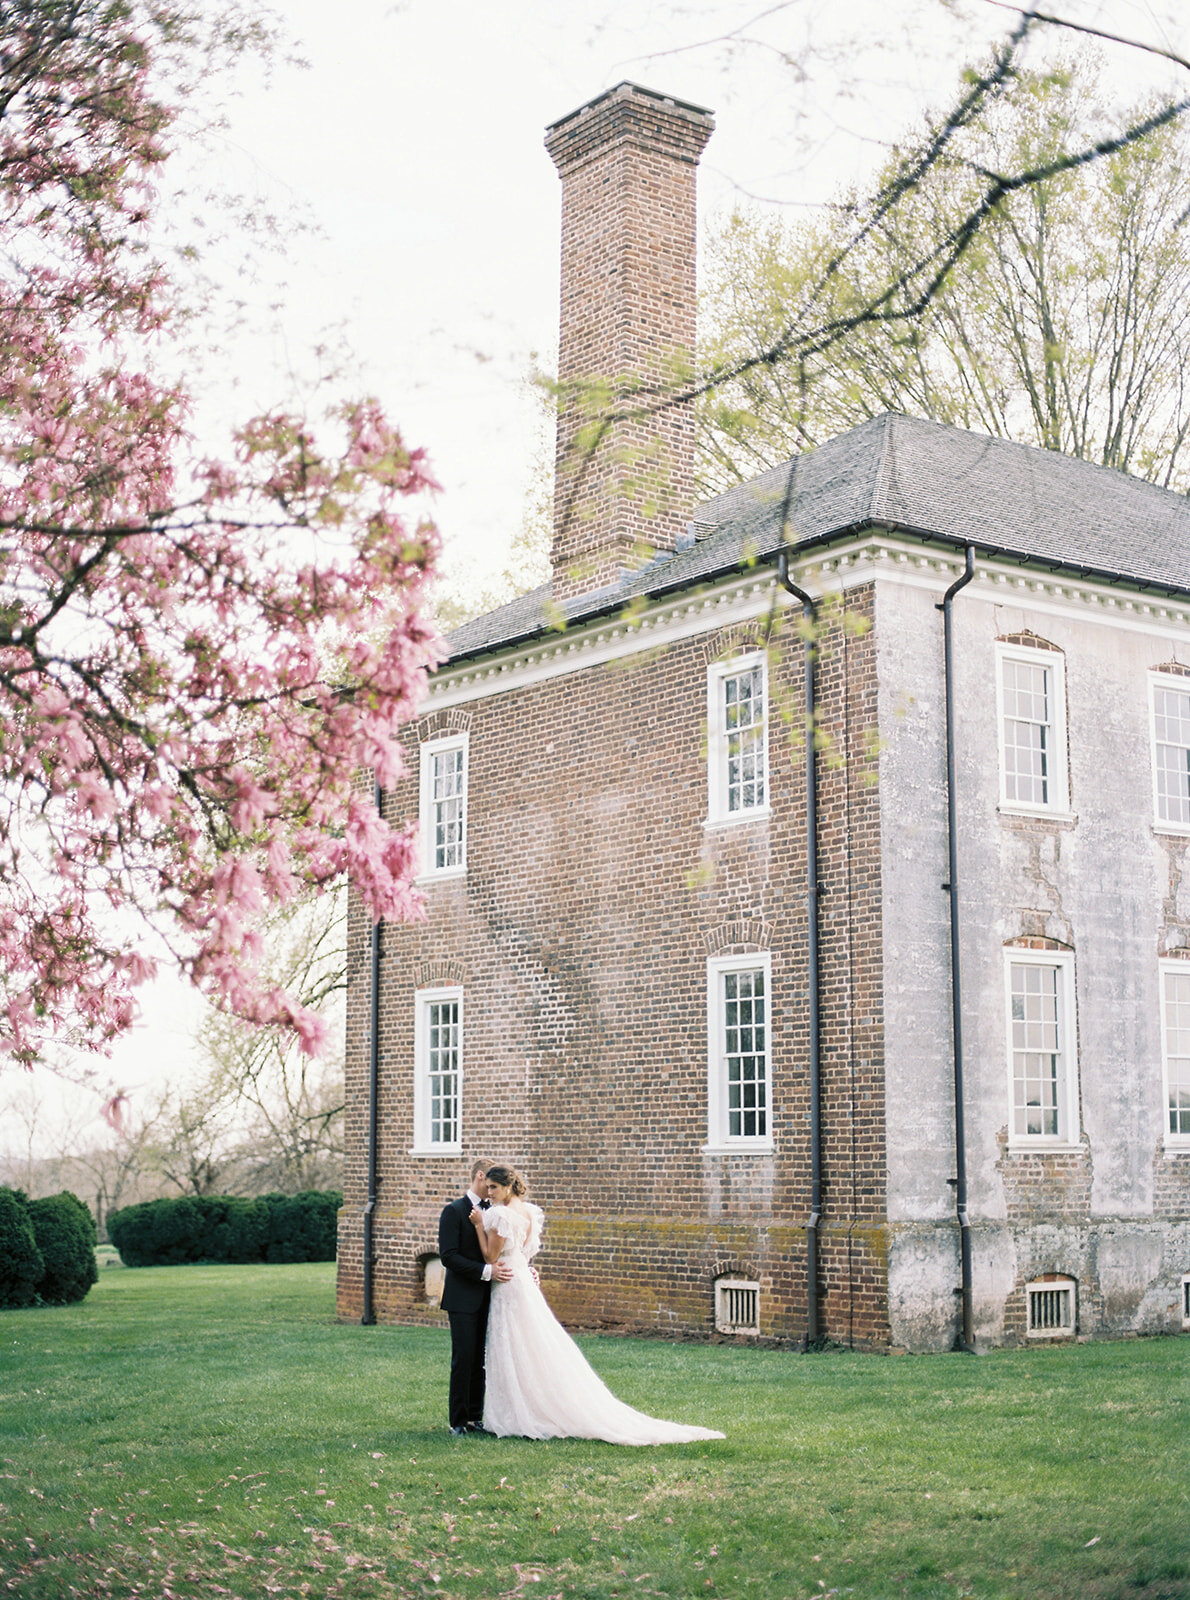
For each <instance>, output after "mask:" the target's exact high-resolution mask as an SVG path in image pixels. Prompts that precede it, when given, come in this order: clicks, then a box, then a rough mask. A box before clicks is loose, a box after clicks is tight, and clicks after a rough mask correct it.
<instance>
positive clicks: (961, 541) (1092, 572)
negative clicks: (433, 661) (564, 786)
mask: <svg viewBox="0 0 1190 1600" xmlns="http://www.w3.org/2000/svg"><path fill="white" fill-rule="evenodd" d="M873 528H882V529H884V530H885V531H886V532H888V533H896V534H900V535H902V536H903V537H906V538H911V539H918V540H920V541H921V542H922V543H923V544H944V545H948V546H951V547H953V548H955V549H957V550H966V548H967V547H968V545H970V546H972V547H974V549H975V551H976V553H977V554H978V555H982V556H985V557H992V558H995V557H1000V558H1002V559H1004V560H1008V561H1014V562H1015V561H1019V562H1024V563H1026V564H1027V565H1029V566H1032V567H1040V568H1041V569H1042V570H1043V571H1045V572H1047V573H1055V574H1057V573H1067V574H1069V575H1070V576H1071V577H1075V578H1083V579H1086V580H1088V581H1090V582H1094V583H1107V584H1111V585H1124V586H1127V587H1128V588H1130V589H1136V590H1139V591H1140V592H1141V593H1143V594H1157V595H1162V596H1166V597H1168V598H1170V599H1190V584H1172V583H1162V582H1160V581H1159V580H1158V579H1155V578H1141V577H1138V576H1137V575H1136V574H1135V573H1129V572H1123V571H1120V570H1117V569H1114V568H1110V567H1094V566H1087V565H1085V564H1084V563H1082V562H1077V561H1055V560H1050V559H1047V558H1045V557H1041V556H1038V555H1037V554H1036V553H1035V552H1030V551H1028V550H1016V549H1013V548H1012V547H1011V546H1010V545H999V544H992V543H990V542H989V541H987V540H984V539H980V538H978V537H977V536H975V535H972V536H971V537H970V538H964V537H961V536H960V535H958V534H954V533H939V532H938V531H937V530H936V529H932V528H919V527H915V526H914V525H913V524H912V523H908V522H897V521H895V520H893V519H892V518H890V517H864V518H862V519H861V520H860V521H858V522H850V523H847V524H846V525H845V526H843V527H840V528H831V529H829V530H828V531H827V532H825V533H819V534H814V535H813V536H812V537H811V538H809V539H802V540H799V541H798V542H797V543H796V544H788V545H778V546H776V548H774V549H772V550H767V551H765V552H764V553H763V554H757V555H754V556H751V557H749V558H748V559H747V560H736V561H732V562H730V563H728V564H726V565H724V566H722V567H720V568H717V569H715V570H714V571H712V572H700V573H698V574H697V575H693V576H690V577H684V578H676V579H674V580H672V581H671V582H669V583H658V584H656V585H653V586H652V587H650V588H648V589H645V590H641V591H640V592H639V593H638V594H634V595H622V594H621V595H619V596H617V597H616V598H615V599H609V600H608V601H607V602H606V603H605V604H603V605H601V606H597V607H596V608H595V609H594V610H593V611H586V612H584V613H583V614H582V615H581V616H578V617H575V618H574V619H573V622H567V623H565V624H564V625H563V626H562V627H558V626H557V625H556V624H554V623H542V624H540V625H538V626H537V627H534V628H530V629H528V630H527V631H524V632H522V633H518V634H513V635H510V636H509V637H508V638H506V639H500V640H498V641H496V642H494V643H490V644H482V645H474V646H473V647H472V648H471V649H470V650H462V651H460V652H459V653H458V654H457V655H456V654H452V655H450V656H448V658H447V659H446V661H444V662H443V663H442V665H443V666H444V667H453V666H455V665H457V664H458V663H459V662H462V661H473V660H475V659H476V658H477V657H479V656H485V655H496V654H497V653H499V652H500V651H503V650H515V649H518V648H520V646H522V645H527V644H532V643H533V641H534V640H537V639H542V638H545V637H546V636H547V635H548V634H550V633H563V632H566V631H567V630H568V629H569V628H570V627H572V626H573V627H576V628H577V627H585V626H586V624H587V623H590V622H598V621H599V620H600V619H601V618H604V617H608V616H613V615H614V614H615V613H616V612H617V611H621V610H623V608H624V606H625V605H626V604H627V603H628V602H629V601H631V600H635V599H646V600H664V599H665V598H666V597H667V596H669V595H671V594H678V593H680V592H681V591H682V590H683V589H696V588H698V587H700V586H701V585H704V584H707V583H713V582H714V581H715V580H716V579H717V578H722V577H724V576H725V575H726V574H727V573H730V572H733V571H741V570H743V569H745V568H746V567H748V566H772V565H774V564H775V563H776V562H777V561H778V560H779V559H780V556H781V554H782V551H783V550H788V551H789V552H790V554H791V556H793V557H794V558H795V559H796V558H798V557H801V556H803V555H805V554H806V553H807V552H808V551H814V550H822V549H825V548H827V547H829V546H830V545H832V544H838V543H840V542H842V541H843V540H845V539H851V538H854V537H855V536H856V535H857V534H861V533H867V532H868V531H869V530H871V529H873Z"/></svg>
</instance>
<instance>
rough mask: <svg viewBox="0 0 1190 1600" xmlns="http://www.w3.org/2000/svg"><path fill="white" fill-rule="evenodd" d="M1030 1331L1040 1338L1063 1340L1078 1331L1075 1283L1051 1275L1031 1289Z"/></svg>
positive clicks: (1034, 1284)
mask: <svg viewBox="0 0 1190 1600" xmlns="http://www.w3.org/2000/svg"><path fill="white" fill-rule="evenodd" d="M1028 1299H1029V1333H1030V1334H1031V1335H1033V1336H1034V1337H1035V1338H1039V1339H1060V1338H1062V1337H1063V1336H1067V1337H1068V1336H1069V1335H1070V1334H1072V1333H1073V1332H1074V1282H1073V1280H1072V1279H1070V1278H1047V1279H1043V1280H1042V1281H1041V1282H1039V1283H1031V1284H1030V1285H1029V1288H1028Z"/></svg>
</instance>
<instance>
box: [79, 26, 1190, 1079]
mask: <svg viewBox="0 0 1190 1600" xmlns="http://www.w3.org/2000/svg"><path fill="white" fill-rule="evenodd" d="M1053 8H1054V9H1061V10H1062V11H1063V14H1064V15H1067V16H1071V17H1075V18H1077V19H1079V20H1082V21H1084V22H1089V23H1092V24H1093V25H1096V26H1099V27H1102V28H1105V29H1107V30H1108V31H1114V32H1119V33H1124V34H1127V35H1129V36H1132V37H1138V38H1141V39H1144V40H1146V41H1147V42H1150V43H1154V44H1158V45H1164V46H1166V47H1167V48H1174V49H1180V50H1181V52H1182V53H1183V54H1185V53H1188V51H1190V42H1188V39H1187V32H1188V30H1187V24H1186V21H1185V19H1184V16H1183V15H1182V14H1183V13H1184V10H1185V8H1184V7H1182V6H1180V5H1179V6H1174V5H1172V4H1170V3H1168V0H1155V3H1154V4H1147V3H1135V0H1068V3H1066V4H1065V5H1060V4H1059V0H1054V7H1053ZM274 9H276V10H277V11H279V12H280V13H281V15H282V16H283V17H284V19H285V22H286V25H287V27H288V29H289V31H290V33H291V35H292V37H293V39H294V40H295V42H296V43H297V44H298V46H299V47H300V50H301V53H302V54H303V55H304V57H305V60H306V62H307V63H308V65H307V66H306V67H304V68H297V67H290V66H285V65H282V66H276V67H274V69H273V71H272V74H271V81H269V82H267V83H266V82H265V80H264V77H263V75H262V74H261V72H260V71H259V70H258V69H256V68H253V69H252V70H251V71H248V72H245V73H242V74H241V77H240V81H239V91H240V92H239V94H238V95H237V96H236V98H235V99H233V100H232V101H231V102H230V104H229V107H228V117H229V125H228V128H227V131H226V133H225V134H224V135H221V136H220V137H219V139H218V141H217V144H216V148H215V151H214V162H215V166H216V167H217V169H218V170H217V174H216V175H217V176H218V178H219V180H220V181H221V182H223V183H224V184H225V185H226V186H228V187H231V188H233V189H238V190H239V191H241V192H245V193H248V194H251V195H253V196H254V197H255V204H257V205H258V206H259V207H261V208H262V209H266V210H269V211H272V212H274V213H275V214H277V215H279V216H282V217H287V218H298V219H304V220H305V221H306V222H308V223H309V224H310V225H311V226H310V228H309V229H308V230H306V231H301V232H298V233H295V234H292V235H291V236H290V237H289V239H288V242H287V244H286V246H285V250H284V257H283V260H282V261H279V262H277V263H275V264H274V265H272V266H270V265H269V264H268V262H267V261H266V262H265V263H264V267H263V280H264V281H263V285H262V286H261V287H260V288H259V289H258V290H257V291H256V293H257V296H258V299H259V300H260V306H259V308H258V311H257V313H256V315H255V316H254V323H255V325H256V327H257V330H258V331H257V335H256V337H254V338H253V337H245V338H244V339H243V340H242V341H240V342H239V343H238V344H237V346H236V354H235V359H234V360H231V361H229V362H227V363H226V364H225V366H224V367H223V368H222V369H219V370H217V372H216V377H217V380H218V390H217V392H218V395H219V404H218V410H219V413H220V415H221V416H222V417H225V418H226V420H227V421H228V422H229V423H230V422H232V421H234V420H235V418H237V417H244V416H247V415H249V414H251V413H252V412H253V411H254V410H256V409H259V408H261V407H265V406H271V405H273V404H275V403H276V402H277V400H278V399H279V398H282V397H284V396H285V394H286V391H287V388H288V387H289V386H290V383H291V379H292V378H293V377H294V376H295V375H296V376H297V378H298V379H307V378H308V376H309V374H310V373H311V372H313V371H315V370H317V363H316V362H314V361H312V360H311V358H310V355H309V352H310V350H311V349H312V348H313V347H314V346H315V345H317V344H319V343H320V342H327V341H330V342H333V343H334V344H335V346H336V347H337V348H338V349H340V350H341V351H349V352H350V353H351V354H350V356H349V358H348V369H349V370H348V372H347V375H346V379H345V382H344V385H343V386H344V387H346V388H348V389H353V390H356V391H363V392H369V393H375V394H377V395H379V397H380V398H381V400H382V402H383V403H384V405H385V407H386V409H387V410H388V412H389V414H390V415H391V416H392V417H393V418H395V419H396V420H398V421H399V422H400V424H401V425H402V427H403V428H404V430H405V432H406V436H407V439H408V440H409V442H411V443H414V444H421V445H424V446H425V447H426V448H427V449H428V451H429V453H430V456H431V458H432V460H433V463H434V465H435V468H436V471H437V475H438V477H439V479H440V481H441V483H442V485H443V492H442V495H441V497H440V499H439V502H438V506H437V516H438V520H439V523H440V526H441V527H442V530H443V533H444V535H445V538H446V541H447V564H448V570H449V572H450V574H451V575H452V578H453V580H454V581H455V582H456V583H459V584H462V585H464V586H466V585H468V584H470V586H471V587H472V588H475V587H477V586H478V583H479V581H480V580H481V579H482V578H483V577H484V576H485V575H487V574H491V573H494V572H497V571H498V570H499V569H500V567H501V566H502V564H503V560H504V557H505V554H506V552H507V549H508V545H509V542H510V540H511V539H512V537H513V535H514V534H515V532H516V531H517V529H518V527H519V526H520V523H521V519H522V516H523V511H524V505H525V496H526V491H527V487H528V483H529V479H530V477H531V474H532V471H533V463H534V459H535V454H537V453H538V445H539V440H540V437H541V426H540V422H539V418H538V408H537V407H536V406H535V405H534V403H533V401H532V399H531V397H530V392H529V386H528V382H527V379H528V374H529V372H530V370H531V367H532V364H533V361H534V359H535V358H538V359H543V360H545V361H546V362H548V361H549V359H550V356H551V352H552V347H553V343H554V340H555V338H556V321H557V270H558V225H559V224H558V214H559V184H558V179H557V175H556V173H555V171H554V168H553V165H552V163H551V162H550V160H549V157H548V156H547V155H546V153H545V151H544V149H543V146H542V138H543V133H544V129H545V126H546V125H547V124H548V123H549V122H551V121H554V120H556V119H557V118H558V117H560V116H563V115H564V114H565V113H567V112H569V111H571V110H573V109H574V108H575V107H577V106H579V105H581V104H582V103H583V102H584V101H586V100H588V99H590V98H592V97H593V96H594V95H596V94H598V93H600V92H601V91H602V90H604V89H606V88H609V87H611V86H612V85H613V84H615V83H618V82H620V81H621V80H622V79H625V78H627V79H632V80H634V81H636V82H639V83H643V84H645V85H646V86H648V87H650V88H653V89H657V90H660V91H662V92H665V93H670V94H674V95H676V96H678V97H679V98H681V99H684V100H688V101H692V102H694V103H695V104H698V105H702V106H705V107H707V108H709V109H711V110H712V111H714V112H715V114H716V119H717V131H716V133H715V135H714V137H713V139H712V141H711V143H710V144H709V145H708V147H707V150H706V153H705V155H704V157H703V162H702V166H701V169H700V205H701V213H702V218H703V224H704V229H705V227H706V226H707V225H708V224H709V223H713V221H714V219H715V217H716V216H720V215H723V214H724V213H725V212H727V211H729V210H730V209H731V207H732V206H733V205H735V204H739V203H765V204H774V205H779V206H782V207H785V208H793V209H798V208H802V207H806V206H817V205H821V204H822V203H823V202H824V201H825V200H827V199H829V198H830V196H831V195H832V194H833V193H835V192H836V191H837V189H838V187H839V186H840V184H842V183H845V182H849V181H862V179H863V177H864V175H865V174H866V173H867V172H870V170H871V169H872V167H873V166H874V165H875V164H876V163H877V162H878V161H879V160H880V159H881V158H882V156H883V155H884V153H885V151H886V149H887V146H888V144H889V142H891V141H892V140H893V139H894V138H896V137H897V136H898V135H899V134H901V133H902V132H903V131H904V129H905V127H906V126H907V125H908V124H909V123H910V122H912V121H913V120H914V119H915V118H917V117H920V115H921V114H922V113H923V111H924V110H925V109H927V108H931V107H932V108H935V109H936V108H938V107H939V106H941V105H944V104H945V103H946V102H947V101H948V100H949V98H950V97H951V94H952V92H953V89H954V85H955V83H956V80H957V73H958V71H959V68H960V66H961V65H963V64H964V63H966V62H971V61H975V60H978V59H979V58H980V57H981V56H982V55H983V54H984V53H985V52H986V49H987V48H988V46H989V44H990V42H991V41H992V40H993V39H995V38H997V37H1000V36H1001V35H1002V34H1003V33H1004V32H1005V31H1006V29H1007V28H1008V27H1010V26H1011V24H1012V22H1013V20H1014V19H1013V16H1012V14H1011V13H1010V12H1009V11H1007V10H1004V9H998V8H996V7H995V6H993V5H992V4H990V3H988V0H957V3H956V4H950V5H948V4H944V3H943V0H797V3H792V4H785V5H782V4H776V5H771V4H770V5H766V4H765V3H764V0H756V3H755V5H754V6H753V7H751V8H749V7H748V6H747V5H746V4H742V3H735V0H733V3H720V0H715V3H711V0H673V3H657V4H650V3H648V0H604V3H598V0H596V3H567V0H500V3H493V0H405V3H402V4H393V3H391V0H338V3H337V4H335V5H327V4H326V0H285V3H284V4H281V5H277V6H275V7H274ZM1179 17H1181V20H1171V19H1178V18H1179ZM754 19H759V20H754ZM745 24H747V25H748V26H742V25H745ZM737 30H738V31H737ZM1179 34H1180V36H1179ZM784 57H789V58H790V60H786V59H784ZM1106 59H1107V62H1108V67H1109V70H1110V71H1111V72H1112V73H1114V74H1115V75H1116V77H1117V78H1118V79H1119V81H1120V82H1121V83H1124V82H1127V84H1128V88H1129V90H1130V91H1131V89H1132V88H1133V86H1134V85H1135V86H1139V85H1140V84H1142V83H1144V82H1161V81H1164V82H1166V83H1168V82H1169V73H1168V71H1167V69H1165V68H1163V67H1161V66H1160V65H1159V64H1158V63H1156V62H1155V61H1154V59H1153V58H1152V57H1142V56H1140V55H1138V54H1137V53H1136V52H1133V53H1131V54H1130V55H1129V54H1126V53H1122V52H1119V51H1112V50H1110V49H1109V50H1108V53H1107V57H1106ZM1188 77H1190V75H1188V74H1186V73H1183V74H1182V81H1183V82H1186V80H1187V78H1188ZM1182 92H1187V90H1186V89H1185V88H1183V90H1182ZM204 159H208V158H207V157H204ZM274 278H276V279H278V280H283V287H280V288H278V286H277V285H274V284H273V283H272V280H273V279H274ZM274 290H277V292H278V293H279V294H280V295H281V296H282V298H281V305H282V310H281V312H280V314H279V316H276V317H275V316H274V314H272V313H266V311H265V310H264V305H265V304H266V303H269V302H271V301H273V300H274V299H275V298H276V294H275V293H274ZM194 1015H195V1008H194V1006H193V1005H192V1004H191V1003H190V1001H189V999H188V997H187V995H186V993H185V992H184V991H181V990H180V989H179V988H178V987H177V986H176V985H171V984H163V985H160V986H159V987H158V989H157V991H156V992H155V993H154V994H151V995H147V996H146V1005H145V1017H144V1021H143V1023H142V1025H141V1027H140V1028H138V1029H137V1031H136V1032H135V1033H134V1035H133V1036H132V1037H131V1039H129V1040H128V1041H127V1042H126V1043H124V1044H122V1045H121V1046H120V1047H119V1049H118V1051H117V1053H116V1055H115V1057H114V1058H113V1060H112V1062H111V1064H110V1074H111V1078H112V1081H113V1082H115V1083H117V1084H119V1085H122V1086H124V1087H127V1088H130V1089H132V1090H133V1091H134V1092H135V1093H138V1094H142V1095H143V1094H145V1093H147V1092H148V1090H149V1089H150V1087H151V1086H152V1085H154V1084H155V1083H159V1082H161V1081H163V1079H166V1078H168V1077H171V1076H176V1075H179V1074H184V1073H185V1072H186V1070H187V1062H188V1059H189V1051H188V1033H189V1030H190V1029H191V1027H192V1025H193V1020H194Z"/></svg>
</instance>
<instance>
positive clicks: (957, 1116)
mask: <svg viewBox="0 0 1190 1600" xmlns="http://www.w3.org/2000/svg"><path fill="white" fill-rule="evenodd" d="M974 576H975V546H974V545H968V546H967V565H966V568H965V569H964V571H963V573H962V574H961V576H960V577H958V578H956V579H955V581H954V582H953V583H952V584H951V586H950V588H949V589H948V590H947V591H946V593H945V595H944V596H943V598H942V603H941V605H940V606H939V607H938V610H939V611H941V613H942V646H943V663H944V665H943V671H944V675H945V682H946V832H947V850H948V865H947V873H948V878H949V882H947V883H944V884H943V885H942V887H943V889H945V890H946V892H947V894H948V895H949V897H950V1009H951V1030H952V1034H953V1039H954V1144H955V1176H954V1178H953V1180H952V1181H953V1183H954V1203H955V1213H956V1216H957V1217H958V1223H959V1272H960V1284H959V1297H960V1312H961V1323H960V1329H959V1340H958V1347H959V1349H961V1350H974V1349H975V1336H974V1330H973V1328H972V1308H971V1219H970V1217H969V1216H968V1214H967V1146H966V1135H965V1132H964V1128H963V1001H962V983H961V973H960V968H959V847H958V825H957V818H956V806H955V756H954V671H953V667H954V663H953V656H952V638H951V605H952V602H953V601H954V597H955V595H956V594H958V592H959V590H960V589H962V588H965V587H966V585H967V584H969V583H970V582H971V579H972V578H973V577H974Z"/></svg>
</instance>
